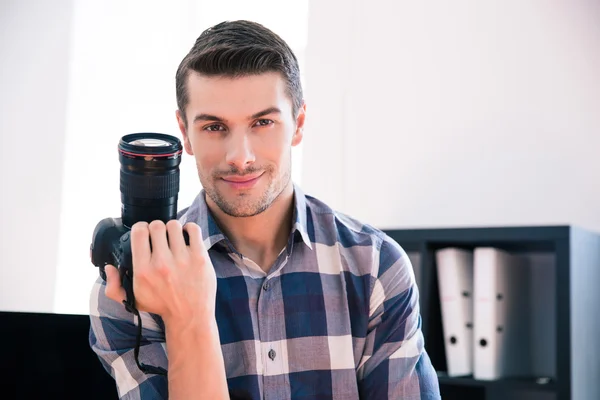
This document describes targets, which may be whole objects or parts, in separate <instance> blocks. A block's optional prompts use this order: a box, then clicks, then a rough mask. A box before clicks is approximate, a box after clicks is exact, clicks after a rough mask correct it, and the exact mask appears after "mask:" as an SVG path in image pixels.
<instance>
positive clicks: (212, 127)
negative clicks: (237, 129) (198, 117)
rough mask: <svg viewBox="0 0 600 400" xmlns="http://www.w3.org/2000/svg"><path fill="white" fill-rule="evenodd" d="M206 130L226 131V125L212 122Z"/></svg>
mask: <svg viewBox="0 0 600 400" xmlns="http://www.w3.org/2000/svg"><path fill="white" fill-rule="evenodd" d="M204 130H205V131H209V132H220V131H224V130H225V127H224V126H223V125H219V124H212V125H207V126H205V127H204Z"/></svg>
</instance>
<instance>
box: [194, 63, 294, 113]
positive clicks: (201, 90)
mask: <svg viewBox="0 0 600 400" xmlns="http://www.w3.org/2000/svg"><path fill="white" fill-rule="evenodd" d="M187 83H188V85H187V91H188V98H189V102H188V109H187V113H200V112H201V113H209V114H214V115H218V116H220V117H224V118H235V117H238V116H239V117H244V118H245V117H247V116H248V115H252V114H254V113H256V112H257V111H261V110H263V109H266V108H269V107H278V108H279V109H280V110H282V111H284V110H290V113H291V108H292V103H291V100H290V98H289V96H288V95H287V92H286V84H285V80H284V79H283V77H282V76H281V75H280V74H279V73H277V72H268V73H263V74H259V75H249V76H242V77H235V78H232V77H225V76H210V77H209V76H205V75H201V74H199V73H197V72H194V71H190V74H189V76H188V82H187Z"/></svg>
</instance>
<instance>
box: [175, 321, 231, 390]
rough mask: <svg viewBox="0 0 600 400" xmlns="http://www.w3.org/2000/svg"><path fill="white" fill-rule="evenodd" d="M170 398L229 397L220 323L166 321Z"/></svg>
mask: <svg viewBox="0 0 600 400" xmlns="http://www.w3.org/2000/svg"><path fill="white" fill-rule="evenodd" d="M165 331H166V332H165V333H166V342H167V354H168V358H169V374H168V377H169V398H170V399H172V400H181V399H215V400H218V399H229V395H228V390H227V380H226V376H225V365H224V361H223V353H222V352H221V344H220V340H219V331H218V328H217V323H216V321H215V320H214V318H212V319H206V320H202V321H185V322H176V321H165Z"/></svg>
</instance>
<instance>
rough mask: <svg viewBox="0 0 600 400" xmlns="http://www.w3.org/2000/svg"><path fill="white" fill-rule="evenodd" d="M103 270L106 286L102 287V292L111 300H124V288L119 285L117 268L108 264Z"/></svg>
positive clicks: (119, 279) (119, 278) (121, 301)
mask: <svg viewBox="0 0 600 400" xmlns="http://www.w3.org/2000/svg"><path fill="white" fill-rule="evenodd" d="M104 272H106V288H105V289H104V294H105V295H106V297H108V298H109V299H111V300H114V301H116V302H118V303H123V300H125V289H123V286H121V277H120V276H119V270H118V269H117V268H115V267H114V266H112V265H110V264H108V265H106V266H105V267H104Z"/></svg>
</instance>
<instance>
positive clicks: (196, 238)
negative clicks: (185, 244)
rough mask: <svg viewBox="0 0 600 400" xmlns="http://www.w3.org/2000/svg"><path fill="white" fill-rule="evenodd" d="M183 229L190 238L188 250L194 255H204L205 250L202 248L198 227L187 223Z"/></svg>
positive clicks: (202, 243) (200, 233) (202, 242)
mask: <svg viewBox="0 0 600 400" xmlns="http://www.w3.org/2000/svg"><path fill="white" fill-rule="evenodd" d="M183 229H184V230H185V231H186V232H187V233H188V236H189V237H190V249H191V250H192V251H193V252H194V253H198V254H199V253H204V252H205V251H206V249H205V247H204V240H203V239H202V231H201V230H200V227H199V226H198V225H197V224H196V223H194V222H188V223H187V224H185V226H184V227H183Z"/></svg>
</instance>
